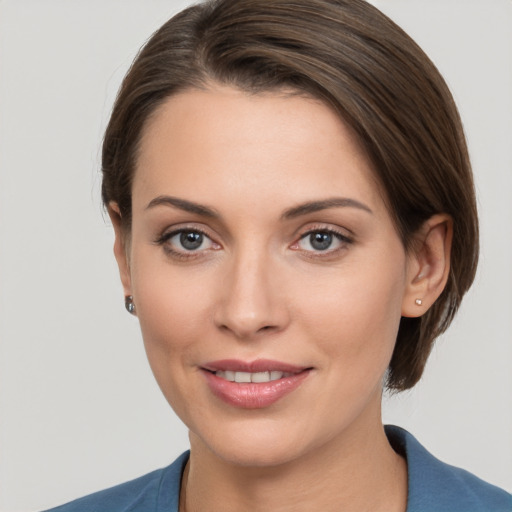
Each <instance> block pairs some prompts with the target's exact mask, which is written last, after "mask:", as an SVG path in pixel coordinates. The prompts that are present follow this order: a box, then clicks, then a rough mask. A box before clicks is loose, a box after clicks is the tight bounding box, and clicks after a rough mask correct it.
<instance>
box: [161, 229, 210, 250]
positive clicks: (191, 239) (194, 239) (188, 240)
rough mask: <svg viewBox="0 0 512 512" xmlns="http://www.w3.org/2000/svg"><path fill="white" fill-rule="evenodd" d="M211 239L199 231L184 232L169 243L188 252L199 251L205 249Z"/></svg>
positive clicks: (172, 238)
mask: <svg viewBox="0 0 512 512" xmlns="http://www.w3.org/2000/svg"><path fill="white" fill-rule="evenodd" d="M208 241H210V240H209V238H208V237H206V236H205V235H203V233H199V232H197V231H182V232H181V233H177V234H176V235H174V236H173V237H171V238H170V239H169V243H171V244H173V245H174V246H175V247H179V248H180V249H185V250H186V251H197V250H199V249H201V248H202V249H205V248H206V247H203V246H207V245H208Z"/></svg>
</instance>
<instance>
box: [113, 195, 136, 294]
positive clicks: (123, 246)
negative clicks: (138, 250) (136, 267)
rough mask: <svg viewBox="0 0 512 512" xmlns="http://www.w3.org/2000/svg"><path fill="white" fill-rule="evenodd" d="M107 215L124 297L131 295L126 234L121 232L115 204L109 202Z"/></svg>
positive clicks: (118, 213) (117, 209) (120, 223)
mask: <svg viewBox="0 0 512 512" xmlns="http://www.w3.org/2000/svg"><path fill="white" fill-rule="evenodd" d="M108 215H109V217H110V220H111V221H112V226H113V228H114V234H115V240H114V256H115V258H116V261H117V266H118V267H119V275H120V277H121V283H122V285H123V289H124V295H125V297H126V296H131V295H132V289H131V288H132V287H131V277H130V263H129V259H128V251H127V240H126V233H125V232H124V230H123V226H122V222H121V213H120V211H119V206H118V205H117V203H114V202H110V203H109V205H108Z"/></svg>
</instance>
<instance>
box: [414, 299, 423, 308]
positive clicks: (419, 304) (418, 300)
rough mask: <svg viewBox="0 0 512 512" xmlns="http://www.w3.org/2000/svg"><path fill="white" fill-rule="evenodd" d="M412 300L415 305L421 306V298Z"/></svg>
mask: <svg viewBox="0 0 512 512" xmlns="http://www.w3.org/2000/svg"><path fill="white" fill-rule="evenodd" d="M414 302H415V303H416V306H421V305H422V304H423V301H422V300H421V299H416V300H415V301H414Z"/></svg>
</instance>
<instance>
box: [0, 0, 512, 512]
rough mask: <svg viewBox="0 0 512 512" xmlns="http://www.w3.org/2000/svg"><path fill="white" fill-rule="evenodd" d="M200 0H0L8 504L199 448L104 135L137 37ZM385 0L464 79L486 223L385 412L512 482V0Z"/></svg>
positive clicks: (489, 475)
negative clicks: (153, 325)
mask: <svg viewBox="0 0 512 512" xmlns="http://www.w3.org/2000/svg"><path fill="white" fill-rule="evenodd" d="M188 3H190V2H188V1H186V0H183V1H172V0H167V1H165V0H107V1H105V0H74V1H72V2H71V1H66V0H3V1H1V0H0V372H1V373H0V510H1V511H2V512H19V511H33V510H39V509H43V508H46V507H50V506H53V505H57V504H59V503H62V502H64V501H67V500H71V499H72V498H75V497H78V496H80V495H83V494H86V493H89V492H92V491H94V490H98V489H100V488H104V487H107V486H110V485H114V484H116V483H119V482H122V481H125V480H127V479H130V478H133V477H136V476H139V475H141V474H143V473H145V472H148V471H150V470H152V469H155V468H157V467H161V466H163V465H167V464H169V463H170V462H171V461H172V460H173V459H174V457H176V456H177V455H178V454H179V453H180V452H182V451H183V450H185V449H186V448H187V433H186V430H185V429H184V427H183V426H182V425H181V423H180V421H179V420H178V419H177V418H176V417H175V415H174V413H173V412H172V411H171V409H170V407H169V406H168V405H167V403H166V402H165V400H164V398H163V397H162V396H161V393H160V391H159V389H158V387H157V385H156V384H155V382H154V381H153V377H152V375H151V372H150V370H149V366H148V364H147V362H146V358H145V354H144V351H143V347H142V343H141V338H140V334H139V331H138V325H137V320H136V319H135V318H132V317H130V316H129V315H128V314H127V313H126V312H125V311H124V306H123V293H122V289H121V286H120V284H119V282H118V276H117V269H116V265H115V262H114V258H113V255H112V242H113V236H112V230H111V227H110V226H109V224H108V222H107V221H106V219H105V216H104V214H103V213H102V209H101V206H100V201H99V184H100V178H99V152H100V149H99V148H100V142H101V137H102V132H103V129H104V127H105V124H106V120H107V118H108V115H109V112H110V109H111V105H112V101H113V98H114V96H115V93H116V90H117V88H118V86H119V83H120V80H121V78H122V76H123V74H124V73H125V71H126V70H127V67H128V66H129V64H130V62H131V60H132V58H133V57H134V55H135V53H136V52H137V50H138V48H139V47H140V45H141V44H142V43H143V42H144V41H145V40H146V39H147V37H148V36H149V35H150V34H151V33H152V32H153V31H154V30H155V29H156V28H158V27H159V26H160V25H161V24H162V23H163V22H164V21H165V20H166V19H167V18H169V17H170V15H171V14H173V13H174V12H176V11H178V10H179V9H181V8H182V7H184V6H185V5H187V4H188ZM375 3H376V4H377V5H378V6H379V7H380V8H381V9H383V10H384V12H386V13H387V14H388V15H389V16H391V17H392V18H393V19H394V20H395V21H397V22H398V23H399V24H400V25H401V26H402V27H403V28H405V29H406V30H407V31H408V32H409V33H410V34H411V35H412V36H413V37H414V38H415V39H416V40H417V41H418V42H419V43H420V45H421V46H422V47H423V48H424V49H425V50H426V51H427V53H428V54H429V55H430V56H431V58H432V59H433V60H434V62H435V63H436V64H437V66H438V67H439V68H440V70H441V72H442V73H443V74H444V75H445V77H446V79H447V81H448V83H449V85H450V86H451V88H452V90H453V92H454V95H455V98H456V100H457V102H458V104H459V106H460V110H461V114H462V118H463V121H464V124H465V127H466V131H467V135H468V139H469V145H470V151H471V156H472V160H473V166H474V171H475V175H476V183H477V188H478V194H479V206H480V214H481V228H482V259H481V266H480V269H479V273H478V277H477V280H476V283H475V286H474V288H473V289H472V291H471V292H470V293H469V295H468V296H467V298H466V299H465V302H464V304H463V307H462V309H461V311H460V314H459V316H458V318H457V320H456V321H455V323H454V325H453V326H452V328H451V329H450V330H449V331H448V333H447V334H446V335H445V336H443V337H442V338H441V339H440V340H439V341H438V343H437V345H436V349H435V350H434V352H433V354H432V356H431V359H430V362H429V364H428V367H427V371H426V374H425V377H424V379H423V380H422V382H421V383H420V384H419V385H418V386H417V387H416V388H415V389H414V390H413V391H412V392H409V393H405V394H402V395H399V396H396V397H394V398H386V400H385V410H384V419H385V421H386V422H390V423H395V424H399V425H401V426H403V427H405V428H407V429H409V430H410V431H412V432H413V433H414V435H415V436H416V437H418V438H419V439H420V441H421V442H422V443H423V444H424V445H425V446H426V447H427V448H428V449H429V450H430V451H432V452H433V453H434V454H436V455H437V456H438V457H439V458H441V459H442V460H445V461H448V462H450V463H452V464H454V465H458V466H462V467H465V468H466V469H468V470H470V471H472V472H474V473H476V474H477V475H478V476H480V477H482V478H484V479H486V480H490V481H492V482H494V483H496V484H498V485H500V486H502V487H504V488H506V489H508V490H509V491H512V342H511V341H512V293H511V291H512V270H511V269H512V264H511V262H512V201H511V197H512V29H511V27H512V2H511V1H510V0H474V1H471V0H382V1H378V0H376V1H375Z"/></svg>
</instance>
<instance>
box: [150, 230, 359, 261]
mask: <svg viewBox="0 0 512 512" xmlns="http://www.w3.org/2000/svg"><path fill="white" fill-rule="evenodd" d="M183 233H195V234H200V235H202V236H204V237H206V238H207V239H208V240H210V242H211V243H212V244H214V245H215V246H218V247H219V248H220V245H219V244H218V243H216V242H214V241H213V240H212V238H211V237H210V236H209V235H208V233H206V231H204V230H202V229H200V228H197V227H190V228H188V227H182V228H179V229H175V230H173V231H170V232H167V233H163V234H162V235H161V236H159V237H158V238H157V239H156V240H155V244H157V245H160V246H163V248H164V250H165V252H166V253H167V254H168V255H170V256H172V257H173V258H176V259H180V260H183V261H187V260H190V259H191V258H197V257H199V256H200V255H201V253H203V252H204V250H202V251H193V250H190V251H186V249H184V252H181V251H177V250H175V249H173V248H172V246H171V245H170V244H168V242H169V240H171V239H172V238H173V237H175V236H176V235H180V234H183ZM317 233H321V234H328V235H332V236H333V237H334V238H336V239H337V240H338V241H339V242H340V243H341V244H342V245H341V246H340V247H337V248H335V249H329V248H327V249H325V250H316V251H315V250H313V251H308V250H301V249H300V247H299V244H300V242H301V241H302V240H305V239H307V237H310V236H311V235H314V234H317ZM353 242H354V240H353V239H352V238H351V237H349V236H347V235H345V234H343V233H341V232H340V231H337V230H335V229H333V228H327V227H325V226H318V227H315V228H312V229H309V230H308V231H306V232H305V233H303V234H301V236H300V237H299V238H298V240H297V241H296V242H294V243H293V244H292V245H291V246H290V248H291V249H292V250H295V251H301V252H302V253H303V254H304V255H305V256H306V257H308V258H315V259H318V258H328V257H332V256H333V255H335V254H337V253H338V252H339V251H342V250H344V249H346V247H347V245H349V244H352V243H353ZM216 249H217V248H215V249H214V250H216Z"/></svg>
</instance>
